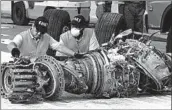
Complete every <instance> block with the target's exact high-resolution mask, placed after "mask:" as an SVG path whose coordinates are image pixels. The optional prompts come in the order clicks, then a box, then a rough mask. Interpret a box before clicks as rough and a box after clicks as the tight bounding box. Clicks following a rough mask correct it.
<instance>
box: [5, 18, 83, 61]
mask: <svg viewBox="0 0 172 110" xmlns="http://www.w3.org/2000/svg"><path fill="white" fill-rule="evenodd" d="M47 27H48V20H47V19H46V18H44V17H42V16H41V17H38V18H37V19H36V20H35V22H34V24H33V25H32V27H31V28H30V29H28V30H26V31H24V32H21V33H20V34H18V35H16V36H15V37H14V39H13V40H12V42H11V43H9V44H8V46H7V47H8V49H9V51H11V54H12V56H13V57H19V56H23V57H27V58H29V59H30V60H31V61H34V59H35V58H36V57H38V56H40V55H46V51H47V49H48V48H49V47H50V48H52V49H54V50H57V51H60V52H62V53H64V54H67V55H69V56H75V57H78V56H79V57H80V56H82V55H80V54H78V53H75V52H74V51H72V50H70V49H68V48H67V47H65V46H64V45H63V44H61V43H59V42H57V41H56V40H54V39H53V38H52V37H51V36H50V35H49V34H47Z"/></svg>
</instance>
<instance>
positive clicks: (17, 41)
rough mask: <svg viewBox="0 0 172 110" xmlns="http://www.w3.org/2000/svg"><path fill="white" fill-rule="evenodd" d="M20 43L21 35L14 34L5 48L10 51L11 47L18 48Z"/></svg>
mask: <svg viewBox="0 0 172 110" xmlns="http://www.w3.org/2000/svg"><path fill="white" fill-rule="evenodd" d="M21 44H22V36H21V35H16V36H15V37H14V39H13V40H12V41H11V42H10V43H9V44H8V45H7V48H8V50H9V51H10V52H11V51H12V49H13V48H19V47H20V45H21Z"/></svg>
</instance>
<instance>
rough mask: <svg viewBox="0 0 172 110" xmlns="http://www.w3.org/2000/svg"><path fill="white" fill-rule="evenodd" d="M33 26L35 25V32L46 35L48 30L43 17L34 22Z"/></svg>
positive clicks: (46, 22)
mask: <svg viewBox="0 0 172 110" xmlns="http://www.w3.org/2000/svg"><path fill="white" fill-rule="evenodd" d="M34 25H35V27H36V30H37V31H38V32H41V33H46V32H47V28H48V20H47V19H46V18H45V17H43V16H41V17H38V18H37V19H36V20H35V23H34Z"/></svg>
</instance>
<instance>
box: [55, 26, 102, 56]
mask: <svg viewBox="0 0 172 110" xmlns="http://www.w3.org/2000/svg"><path fill="white" fill-rule="evenodd" d="M60 43H62V44H63V45H65V46H66V47H67V48H69V49H71V50H73V51H74V52H76V53H86V52H88V51H90V50H95V49H97V48H99V43H98V41H97V38H96V35H95V32H94V30H93V29H90V28H85V29H84V30H83V35H82V37H81V38H80V39H79V40H77V39H76V38H74V37H73V36H72V34H71V31H67V32H65V33H63V34H62V35H61V36H60ZM56 56H65V55H64V54H62V53H60V52H56Z"/></svg>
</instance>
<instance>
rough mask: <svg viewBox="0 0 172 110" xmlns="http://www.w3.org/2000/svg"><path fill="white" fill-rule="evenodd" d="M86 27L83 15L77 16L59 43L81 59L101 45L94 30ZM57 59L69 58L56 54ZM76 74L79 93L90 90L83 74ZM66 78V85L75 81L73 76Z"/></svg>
mask: <svg viewBox="0 0 172 110" xmlns="http://www.w3.org/2000/svg"><path fill="white" fill-rule="evenodd" d="M86 26H87V23H86V21H85V18H84V17H83V16H82V15H77V16H75V17H74V19H73V20H72V21H71V30H69V31H67V32H65V33H63V34H61V36H60V41H59V42H60V43H62V44H64V45H65V46H66V47H67V48H69V49H71V50H72V51H74V52H75V53H78V54H79V55H80V58H81V57H82V54H83V55H84V54H85V53H87V52H88V51H90V50H95V49H97V48H99V43H98V41H97V38H96V36H95V32H94V30H93V29H90V28H86ZM56 57H57V59H59V60H64V59H66V58H67V57H68V56H66V55H64V54H63V53H60V52H56ZM75 74H76V76H77V77H78V78H79V79H78V81H75V82H78V83H77V84H76V85H77V87H78V89H77V90H78V91H77V93H78V94H80V93H85V92H86V91H87V89H88V86H87V85H86V83H85V81H84V77H83V76H84V75H83V74H82V73H75ZM65 78H66V79H65V81H66V84H69V85H70V83H71V82H72V81H71V80H70V79H74V78H72V75H68V77H65ZM68 88H69V87H68ZM75 89H76V88H70V90H66V91H72V90H75Z"/></svg>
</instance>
